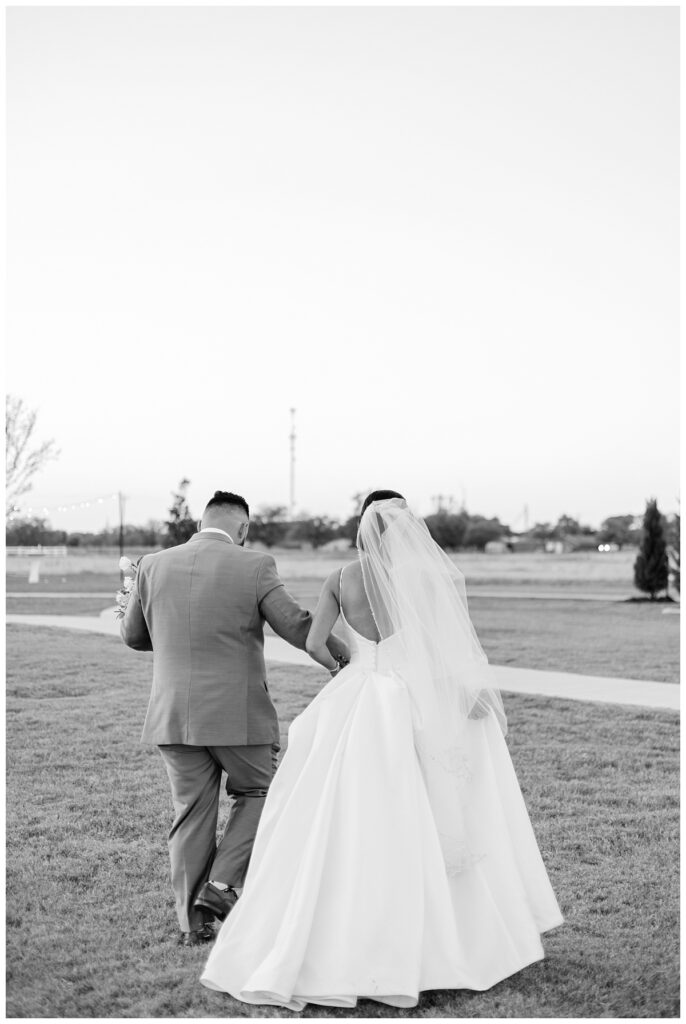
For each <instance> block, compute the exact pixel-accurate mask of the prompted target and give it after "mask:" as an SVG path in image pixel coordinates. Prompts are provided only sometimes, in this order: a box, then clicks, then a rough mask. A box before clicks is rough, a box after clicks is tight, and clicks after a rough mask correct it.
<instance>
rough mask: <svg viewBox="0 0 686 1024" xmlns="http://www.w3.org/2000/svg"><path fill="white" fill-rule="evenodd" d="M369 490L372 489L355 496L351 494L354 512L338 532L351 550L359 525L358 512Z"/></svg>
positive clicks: (359, 492)
mask: <svg viewBox="0 0 686 1024" xmlns="http://www.w3.org/2000/svg"><path fill="white" fill-rule="evenodd" d="M371 490H372V488H371V487H368V488H367V489H366V490H365V491H358V492H357V493H356V494H353V496H352V502H353V507H354V510H355V511H354V512H353V514H352V515H351V516H349V517H348V518H347V519H346V520H345V522H344V523H343V524H342V526H341V527H340V529H339V531H338V535H339V537H346V538H347V539H348V540H349V541H350V547H351V548H354V547H355V541H356V540H357V529H358V527H359V525H360V512H361V511H362V506H363V505H364V499H365V498H366V497H367V495H368V494H369V492H370V491H371Z"/></svg>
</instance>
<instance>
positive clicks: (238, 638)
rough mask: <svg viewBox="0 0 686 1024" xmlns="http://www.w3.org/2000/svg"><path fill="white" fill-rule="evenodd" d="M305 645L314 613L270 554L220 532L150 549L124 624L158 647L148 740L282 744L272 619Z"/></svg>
mask: <svg viewBox="0 0 686 1024" xmlns="http://www.w3.org/2000/svg"><path fill="white" fill-rule="evenodd" d="M265 619H266V621H267V622H268V623H269V624H270V626H271V627H272V629H273V630H274V631H275V632H276V633H278V634H279V636H281V637H283V638H284V639H285V640H288V641H289V643H291V644H294V645H295V646H296V647H300V648H304V647H305V639H306V637H307V634H308V632H309V628H310V622H311V615H310V613H309V612H307V611H305V610H304V609H302V608H300V607H299V605H297V604H296V603H295V601H294V600H293V598H292V597H290V595H289V594H288V593H287V592H286V590H285V588H284V586H283V583H282V582H281V580H280V579H279V576H278V573H277V571H276V564H275V562H274V559H273V558H272V557H271V555H265V554H263V553H262V552H257V551H250V550H247V551H246V550H245V549H244V548H241V547H238V546H237V545H235V544H232V543H231V541H230V540H229V539H228V537H223V536H222V535H221V534H219V533H197V534H195V536H193V537H191V539H190V540H189V541H188V542H187V543H186V544H181V545H179V546H178V547H173V548H167V549H166V550H165V551H158V552H155V553H154V554H150V555H145V556H144V557H143V558H142V559H141V561H140V563H139V566H138V576H137V579H136V585H135V587H134V589H133V592H132V594H131V598H130V600H129V604H128V607H127V609H126V614H125V616H124V618H123V619H122V623H121V636H122V639H123V641H124V643H125V644H128V646H129V647H133V648H134V650H137V651H154V659H153V682H152V693H151V695H150V703H149V705H148V713H147V716H146V719H145V725H144V726H143V735H142V738H141V742H143V743H155V744H161V743H186V744H192V745H198V746H244V745H246V744H253V743H278V741H279V724H278V719H277V715H276V710H275V708H274V705H273V704H272V701H271V698H270V696H269V690H268V689H267V673H266V669H265V664H264V634H263V626H264V621H265Z"/></svg>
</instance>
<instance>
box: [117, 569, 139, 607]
mask: <svg viewBox="0 0 686 1024" xmlns="http://www.w3.org/2000/svg"><path fill="white" fill-rule="evenodd" d="M119 568H120V569H121V571H122V573H123V574H124V579H123V581H122V585H121V587H120V588H119V590H118V591H117V593H116V594H115V598H116V601H117V610H116V612H115V614H116V616H117V618H118V619H123V618H124V614H125V612H126V606H127V604H128V603H129V598H130V597H131V591H132V590H133V585H134V583H135V582H136V573H137V572H138V566H137V565H134V563H133V562H132V561H131V559H130V558H126V556H125V555H123V556H122V557H121V558H120V559H119Z"/></svg>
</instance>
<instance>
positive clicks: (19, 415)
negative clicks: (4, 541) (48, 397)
mask: <svg viewBox="0 0 686 1024" xmlns="http://www.w3.org/2000/svg"><path fill="white" fill-rule="evenodd" d="M37 415H38V414H37V413H36V411H35V410H34V409H29V408H28V406H27V405H25V404H24V401H23V400H22V399H21V398H17V396H16V395H8V396H7V401H6V405H5V460H6V461H5V487H6V489H5V512H6V515H9V513H10V512H11V511H12V509H13V507H14V506H15V504H16V502H17V499H18V498H20V497H21V495H22V494H26V492H27V491H29V490H30V489H31V486H32V485H31V479H32V477H34V476H35V474H36V473H37V472H38V470H39V469H41V468H42V467H43V466H44V465H45V463H46V462H48V461H49V460H50V459H55V458H57V456H58V455H59V450H58V449H57V448H56V447H55V443H54V441H44V442H43V443H42V444H36V442H35V440H34V437H33V432H34V430H35V427H36V419H37Z"/></svg>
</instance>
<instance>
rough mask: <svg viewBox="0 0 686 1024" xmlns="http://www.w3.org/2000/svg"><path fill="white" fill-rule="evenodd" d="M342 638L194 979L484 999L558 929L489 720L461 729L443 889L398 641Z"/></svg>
mask: <svg viewBox="0 0 686 1024" xmlns="http://www.w3.org/2000/svg"><path fill="white" fill-rule="evenodd" d="M341 614H342V613H341ZM343 621H345V620H343ZM346 630H347V634H348V641H349V644H350V648H351V652H352V657H351V662H350V664H349V665H348V666H347V667H346V668H344V669H343V670H342V671H341V672H340V673H339V674H338V675H337V676H336V677H335V678H334V679H333V680H332V681H331V682H330V683H329V684H328V685H327V686H325V687H324V689H323V690H322V691H321V692H320V693H319V694H318V695H317V697H316V698H315V699H314V700H313V701H312V703H311V704H310V705H309V707H307V708H306V709H305V711H304V712H303V713H302V714H301V715H299V716H298V718H296V719H295V721H294V722H293V724H292V725H291V728H290V731H289V740H288V750H287V751H286V754H285V755H284V758H283V761H282V763H281V765H280V767H279V769H278V771H277V773H276V775H275V777H274V781H273V783H272V786H271V788H270V790H269V794H268V797H267V801H266V804H265V808H264V812H263V815H262V818H261V821H260V826H259V830H258V833H257V838H256V841H255V846H254V850H253V854H252V859H251V862H250V868H249V871H248V875H247V879H246V883H245V888H244V890H243V894H242V895H241V897H240V899H239V900H238V903H237V905H236V907H235V908H234V910H233V911H232V912H231V914H230V915H229V917H228V918H227V920H226V921H225V922H224V925H223V927H222V929H221V931H220V932H219V935H218V937H217V940H216V943H215V945H214V946H213V948H212V951H211V953H210V956H209V959H208V961H207V965H206V967H205V969H204V972H203V974H202V978H201V980H202V983H203V984H204V985H206V986H207V987H208V988H212V989H218V990H221V991H224V992H228V993H230V994H231V995H232V996H234V997H235V998H237V999H241V1000H243V1001H245V1002H247V1003H259V1004H271V1005H275V1006H282V1007H286V1008H287V1009H289V1010H295V1011H299V1010H301V1009H302V1008H303V1007H304V1006H305V1004H306V1003H316V1004H319V1005H322V1006H340V1007H354V1006H355V1004H356V1002H357V999H358V998H369V999H374V1000H377V1001H379V1002H381V1003H386V1004H389V1005H390V1006H398V1007H413V1006H415V1005H416V1004H417V1000H418V996H419V993H420V992H421V991H423V990H426V989H477V990H484V989H487V988H490V987H491V986H492V985H495V984H496V983H497V982H499V981H501V980H502V979H503V978H506V977H508V976H509V975H511V974H514V973H515V972H516V971H519V970H521V969H522V968H523V967H526V966H527V965H528V964H531V963H533V962H534V961H536V960H540V959H541V958H542V957H543V955H544V953H543V947H542V945H541V939H540V936H541V933H542V932H545V931H547V930H548V929H550V928H554V927H556V926H557V925H559V924H561V923H562V920H563V919H562V916H561V914H560V909H559V907H558V904H557V901H556V899H555V895H554V893H553V891H552V888H551V885H550V882H549V880H548V876H547V873H546V870H545V867H544V865H543V861H542V859H541V855H540V853H539V850H538V846H537V843H536V839H535V837H534V833H533V830H532V828H531V823H530V821H529V816H528V814H527V810H526V807H525V804H524V800H523V798H522V794H521V791H520V788H519V785H518V782H517V778H516V775H515V772H514V768H513V765H512V762H511V760H510V755H509V752H508V749H507V746H506V743H505V739H504V737H503V735H502V732H501V729H500V727H499V725H498V724H497V722H496V720H495V717H494V716H493V714H489V715H488V716H487V717H485V718H481V719H478V720H475V721H470V722H469V723H468V724H467V737H468V739H467V742H468V747H469V749H468V756H469V759H470V761H471V768H472V780H471V782H470V787H471V789H470V800H469V807H471V811H469V809H468V821H467V825H468V828H469V834H470V836H471V838H472V843H473V848H474V850H475V852H477V853H478V860H477V861H476V863H474V864H473V866H472V867H469V868H467V869H466V870H462V871H461V872H460V873H459V874H456V875H453V876H449V875H448V873H447V870H446V864H445V860H444V856H443V853H442V849H441V845H440V842H439V838H438V833H437V829H436V824H435V820H434V817H433V815H432V810H431V806H430V803H429V800H428V797H427V790H426V787H425V783H424V778H423V775H422V771H421V769H420V764H419V761H418V757H417V753H416V751H415V743H414V733H413V718H412V712H411V701H410V697H409V693H408V689H407V686H406V684H405V682H404V681H403V664H402V659H401V658H400V657H399V650H398V645H397V642H396V637H394V636H390V637H388V638H387V639H385V640H382V641H381V642H380V643H375V642H373V641H371V640H368V639H366V638H365V637H363V636H361V635H360V634H359V633H357V632H356V631H355V630H354V629H352V627H351V626H350V625H349V624H347V623H346Z"/></svg>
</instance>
